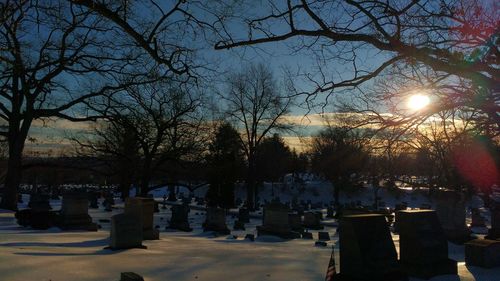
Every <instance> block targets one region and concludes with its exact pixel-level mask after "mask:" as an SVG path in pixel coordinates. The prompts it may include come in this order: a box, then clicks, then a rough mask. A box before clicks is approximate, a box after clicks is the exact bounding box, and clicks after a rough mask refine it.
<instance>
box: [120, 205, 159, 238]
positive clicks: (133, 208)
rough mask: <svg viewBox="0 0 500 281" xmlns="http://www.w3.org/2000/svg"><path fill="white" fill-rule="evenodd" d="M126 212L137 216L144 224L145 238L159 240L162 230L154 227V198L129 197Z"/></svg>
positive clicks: (143, 235)
mask: <svg viewBox="0 0 500 281" xmlns="http://www.w3.org/2000/svg"><path fill="white" fill-rule="evenodd" d="M125 214H129V215H131V216H134V217H136V219H137V220H138V221H141V224H142V232H143V234H142V239H143V240H158V239H160V232H159V231H158V229H154V228H153V216H154V199H152V198H144V197H129V198H127V200H126V201H125Z"/></svg>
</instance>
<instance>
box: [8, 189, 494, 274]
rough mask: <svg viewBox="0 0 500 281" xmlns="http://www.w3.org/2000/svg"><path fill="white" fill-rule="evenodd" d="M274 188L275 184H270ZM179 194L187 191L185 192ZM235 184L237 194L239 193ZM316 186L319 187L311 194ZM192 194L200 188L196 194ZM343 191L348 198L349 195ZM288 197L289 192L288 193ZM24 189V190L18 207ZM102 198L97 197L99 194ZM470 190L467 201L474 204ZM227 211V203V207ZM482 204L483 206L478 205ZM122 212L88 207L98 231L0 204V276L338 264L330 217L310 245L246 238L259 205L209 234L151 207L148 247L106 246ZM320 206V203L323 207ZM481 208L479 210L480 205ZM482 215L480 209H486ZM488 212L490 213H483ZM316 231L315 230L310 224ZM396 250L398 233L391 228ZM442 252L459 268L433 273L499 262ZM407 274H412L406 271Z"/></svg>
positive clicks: (292, 270) (415, 201) (308, 270)
mask: <svg viewBox="0 0 500 281" xmlns="http://www.w3.org/2000/svg"><path fill="white" fill-rule="evenodd" d="M307 186H308V187H309V186H311V187H316V189H317V191H318V193H314V192H310V190H306V192H305V194H302V195H301V196H299V200H312V201H313V202H321V200H322V199H325V203H326V202H328V201H326V199H328V200H329V199H330V198H331V189H330V188H324V183H323V188H320V187H321V183H320V182H319V181H316V182H308V183H307ZM277 190H280V189H279V188H276V186H275V191H277ZM294 192H295V194H297V192H298V191H293V190H292V192H284V193H285V194H283V195H280V197H281V198H282V200H283V201H288V200H291V198H292V196H293V195H294ZM165 193H166V189H159V190H157V191H155V192H154V197H156V198H157V200H159V201H161V198H162V196H163V194H165ZM184 194H186V195H187V192H185V193H184ZM243 194H244V193H243V192H242V191H238V192H237V196H240V195H241V196H242V197H243V196H244V195H243ZM315 194H318V195H315ZM197 196H199V195H197ZM261 196H262V198H271V191H270V186H269V185H266V186H265V190H264V191H263V192H262V193H261ZM379 196H381V197H382V200H383V201H385V202H386V204H387V205H388V206H393V205H394V204H395V203H396V202H401V201H406V202H408V204H409V206H410V207H418V206H419V205H420V204H422V203H428V204H432V202H431V201H430V200H428V199H427V198H426V197H425V194H424V193H418V194H417V193H411V191H405V193H404V194H403V195H402V197H401V198H399V199H398V198H396V197H395V196H392V195H391V194H390V193H387V192H385V190H380V192H379ZM349 197H350V198H349ZM287 198H289V199H287ZM372 198H373V192H371V190H367V191H366V192H363V193H361V194H351V195H344V196H343V198H342V200H353V201H357V200H361V201H362V202H363V203H364V204H368V203H371V202H372ZM28 200H29V196H27V195H24V202H25V203H24V204H21V205H20V207H21V208H23V207H25V205H26V203H27V202H28ZM101 200H102V199H101ZM101 202H102V201H101ZM481 203H482V202H479V201H478V200H477V198H474V199H473V200H471V202H470V205H471V206H472V205H474V206H475V205H480V204H481ZM60 204H61V202H60V201H57V200H56V201H55V200H52V201H51V205H52V206H53V208H54V209H56V210H57V209H59V208H60ZM233 211H234V210H233ZM483 211H484V209H483ZM121 212H123V203H122V202H120V200H117V205H116V208H115V209H113V212H105V211H104V210H103V207H100V209H97V210H96V209H89V214H90V215H91V216H92V218H93V220H94V222H96V223H98V224H100V225H101V226H102V229H100V230H99V231H97V232H80V231H70V232H63V231H60V230H59V229H58V228H51V229H48V230H33V229H29V228H24V227H21V226H18V225H17V223H16V221H15V218H14V214H13V213H12V212H10V211H1V210H0V280H8V281H21V280H22V281H29V280H37V281H38V280H47V281H48V280H52V281H66V280H75V281H78V280H82V281H84V280H85V281H90V280H95V281H98V280H99V281H101V280H118V279H119V276H120V272H124V271H132V272H136V273H138V274H140V275H142V276H143V277H144V278H145V280H147V281H151V280H204V281H207V280H208V281H210V280H213V281H220V280H269V281H272V280H276V281H281V280H291V281H293V280H297V281H299V280H304V281H305V280H324V276H325V272H326V269H327V265H328V262H329V258H330V254H331V246H335V250H336V251H335V256H336V261H337V269H338V268H339V257H338V256H339V251H338V244H337V241H338V236H337V235H335V225H336V221H335V220H333V219H330V220H328V219H327V220H325V221H324V225H325V226H326V227H325V229H324V230H322V231H328V232H329V233H330V237H331V238H332V241H328V242H327V243H328V246H327V247H315V246H314V242H315V240H303V239H295V240H287V241H286V240H283V239H280V238H278V237H274V236H261V237H256V239H255V242H252V241H250V240H245V239H244V237H245V234H247V233H253V234H256V231H255V226H256V225H260V224H261V220H260V219H259V218H258V216H259V214H258V213H253V214H252V217H251V222H250V223H249V224H246V225H245V226H246V228H247V230H246V231H232V232H231V235H236V236H237V238H236V239H234V238H232V237H229V236H227V235H223V236H218V237H216V236H215V235H214V234H213V233H203V231H202V229H201V224H202V222H203V220H204V218H205V213H204V211H202V210H191V212H190V218H189V219H190V224H191V227H193V228H194V230H193V232H180V231H174V230H166V229H165V226H166V225H167V224H168V220H169V218H170V215H171V213H170V210H168V209H167V210H163V209H161V208H160V213H156V214H155V219H154V224H155V225H159V226H160V231H161V232H160V240H156V241H144V242H143V244H144V245H145V246H147V249H130V250H123V251H111V250H105V249H104V247H106V246H107V245H108V243H109V242H108V241H109V240H108V239H109V227H110V224H109V222H105V221H100V220H103V219H109V218H110V217H111V216H112V215H114V214H118V213H121ZM323 212H325V213H326V210H323ZM484 212H486V211H484ZM485 215H487V214H486V213H485ZM486 217H489V216H486ZM234 220H235V218H234V217H233V216H232V215H228V216H227V225H228V227H229V228H230V229H232V226H233V223H234ZM311 232H312V233H313V237H314V238H315V239H317V237H318V236H317V231H311ZM393 240H394V243H395V246H396V248H397V249H398V250H399V238H398V236H397V235H394V236H393ZM449 256H450V258H452V259H455V260H457V261H458V262H459V275H458V276H452V275H443V276H437V277H434V278H432V279H430V280H432V281H459V280H461V281H498V280H500V268H494V269H483V268H478V267H467V266H466V265H465V263H464V246H458V245H454V244H451V243H450V244H449ZM410 280H411V281H417V280H419V279H415V278H411V279H410Z"/></svg>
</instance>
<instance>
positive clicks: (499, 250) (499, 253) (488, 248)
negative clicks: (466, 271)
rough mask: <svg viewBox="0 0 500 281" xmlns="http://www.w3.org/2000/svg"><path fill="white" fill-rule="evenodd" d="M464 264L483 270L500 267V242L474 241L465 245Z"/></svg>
mask: <svg viewBox="0 0 500 281" xmlns="http://www.w3.org/2000/svg"><path fill="white" fill-rule="evenodd" d="M465 263H466V264H467V265H472V266H479V267H484V268H492V267H497V266H500V241H498V240H488V239H475V240H472V241H469V242H467V243H465Z"/></svg>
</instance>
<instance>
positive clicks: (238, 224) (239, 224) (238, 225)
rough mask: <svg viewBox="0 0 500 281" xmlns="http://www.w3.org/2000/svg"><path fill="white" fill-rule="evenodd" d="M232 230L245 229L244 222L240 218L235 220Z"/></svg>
mask: <svg viewBox="0 0 500 281" xmlns="http://www.w3.org/2000/svg"><path fill="white" fill-rule="evenodd" d="M233 230H245V223H244V222H242V221H240V220H235V221H234V226H233Z"/></svg>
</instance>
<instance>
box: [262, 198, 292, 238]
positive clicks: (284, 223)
mask: <svg viewBox="0 0 500 281" xmlns="http://www.w3.org/2000/svg"><path fill="white" fill-rule="evenodd" d="M289 212H290V209H288V207H287V206H285V205H283V204H281V203H270V204H267V205H266V206H265V208H264V218H263V223H262V226H257V233H258V235H259V236H260V235H275V236H279V237H281V238H284V239H293V238H299V237H300V234H299V233H297V232H294V231H292V228H291V226H290V224H289V220H288V213H289Z"/></svg>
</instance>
